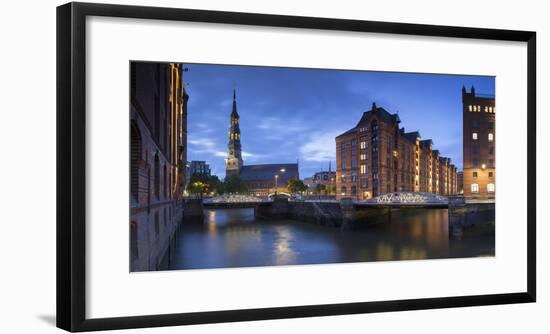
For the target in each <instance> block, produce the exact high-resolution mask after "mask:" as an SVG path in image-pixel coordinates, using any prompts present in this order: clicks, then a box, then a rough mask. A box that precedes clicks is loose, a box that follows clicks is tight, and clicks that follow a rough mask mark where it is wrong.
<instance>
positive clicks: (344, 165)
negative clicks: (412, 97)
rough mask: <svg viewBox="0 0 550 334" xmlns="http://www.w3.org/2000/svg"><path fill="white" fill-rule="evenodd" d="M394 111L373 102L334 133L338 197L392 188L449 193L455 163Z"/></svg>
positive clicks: (454, 188)
mask: <svg viewBox="0 0 550 334" xmlns="http://www.w3.org/2000/svg"><path fill="white" fill-rule="evenodd" d="M400 123H401V120H400V119H399V116H398V115H397V114H390V113H389V112H387V111H386V110H385V109H384V108H380V107H377V106H376V104H374V103H373V105H372V109H371V110H370V111H367V112H364V113H363V115H362V117H361V119H360V120H359V122H358V123H357V125H356V126H355V127H354V128H352V129H350V130H348V131H346V132H345V133H343V134H341V135H339V136H338V137H336V139H335V141H336V194H337V198H343V197H351V198H354V199H358V200H365V199H369V198H372V197H375V196H378V195H380V194H385V193H389V192H396V191H412V192H428V193H434V194H440V195H453V194H456V192H457V186H456V182H457V181H456V180H457V176H456V173H457V169H456V167H455V166H454V165H452V164H451V161H450V159H449V158H445V157H442V156H440V153H439V151H437V150H434V149H433V142H432V141H431V140H421V137H420V133H418V132H405V129H404V128H401V127H400Z"/></svg>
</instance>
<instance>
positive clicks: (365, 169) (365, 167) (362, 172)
mask: <svg viewBox="0 0 550 334" xmlns="http://www.w3.org/2000/svg"><path fill="white" fill-rule="evenodd" d="M361 174H367V165H365V164H362V165H361Z"/></svg>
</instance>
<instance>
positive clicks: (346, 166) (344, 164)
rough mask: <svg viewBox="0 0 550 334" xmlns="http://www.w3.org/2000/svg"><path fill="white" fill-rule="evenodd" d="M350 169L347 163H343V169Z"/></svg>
mask: <svg viewBox="0 0 550 334" xmlns="http://www.w3.org/2000/svg"><path fill="white" fill-rule="evenodd" d="M345 168H348V164H346V162H345V161H342V169H345Z"/></svg>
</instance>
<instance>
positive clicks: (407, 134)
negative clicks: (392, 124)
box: [402, 131, 422, 143]
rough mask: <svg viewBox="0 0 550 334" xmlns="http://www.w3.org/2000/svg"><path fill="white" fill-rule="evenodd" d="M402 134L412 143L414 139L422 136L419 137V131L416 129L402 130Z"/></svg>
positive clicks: (414, 141)
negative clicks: (411, 130)
mask: <svg viewBox="0 0 550 334" xmlns="http://www.w3.org/2000/svg"><path fill="white" fill-rule="evenodd" d="M402 134H403V137H405V138H406V139H408V140H410V141H411V142H413V143H416V139H418V138H422V137H420V132H418V131H413V132H403V133H402Z"/></svg>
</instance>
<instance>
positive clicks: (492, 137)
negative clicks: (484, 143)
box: [488, 133, 495, 141]
mask: <svg viewBox="0 0 550 334" xmlns="http://www.w3.org/2000/svg"><path fill="white" fill-rule="evenodd" d="M494 138H495V136H494V135H493V134H492V133H489V136H488V139H489V141H493V139H494Z"/></svg>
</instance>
